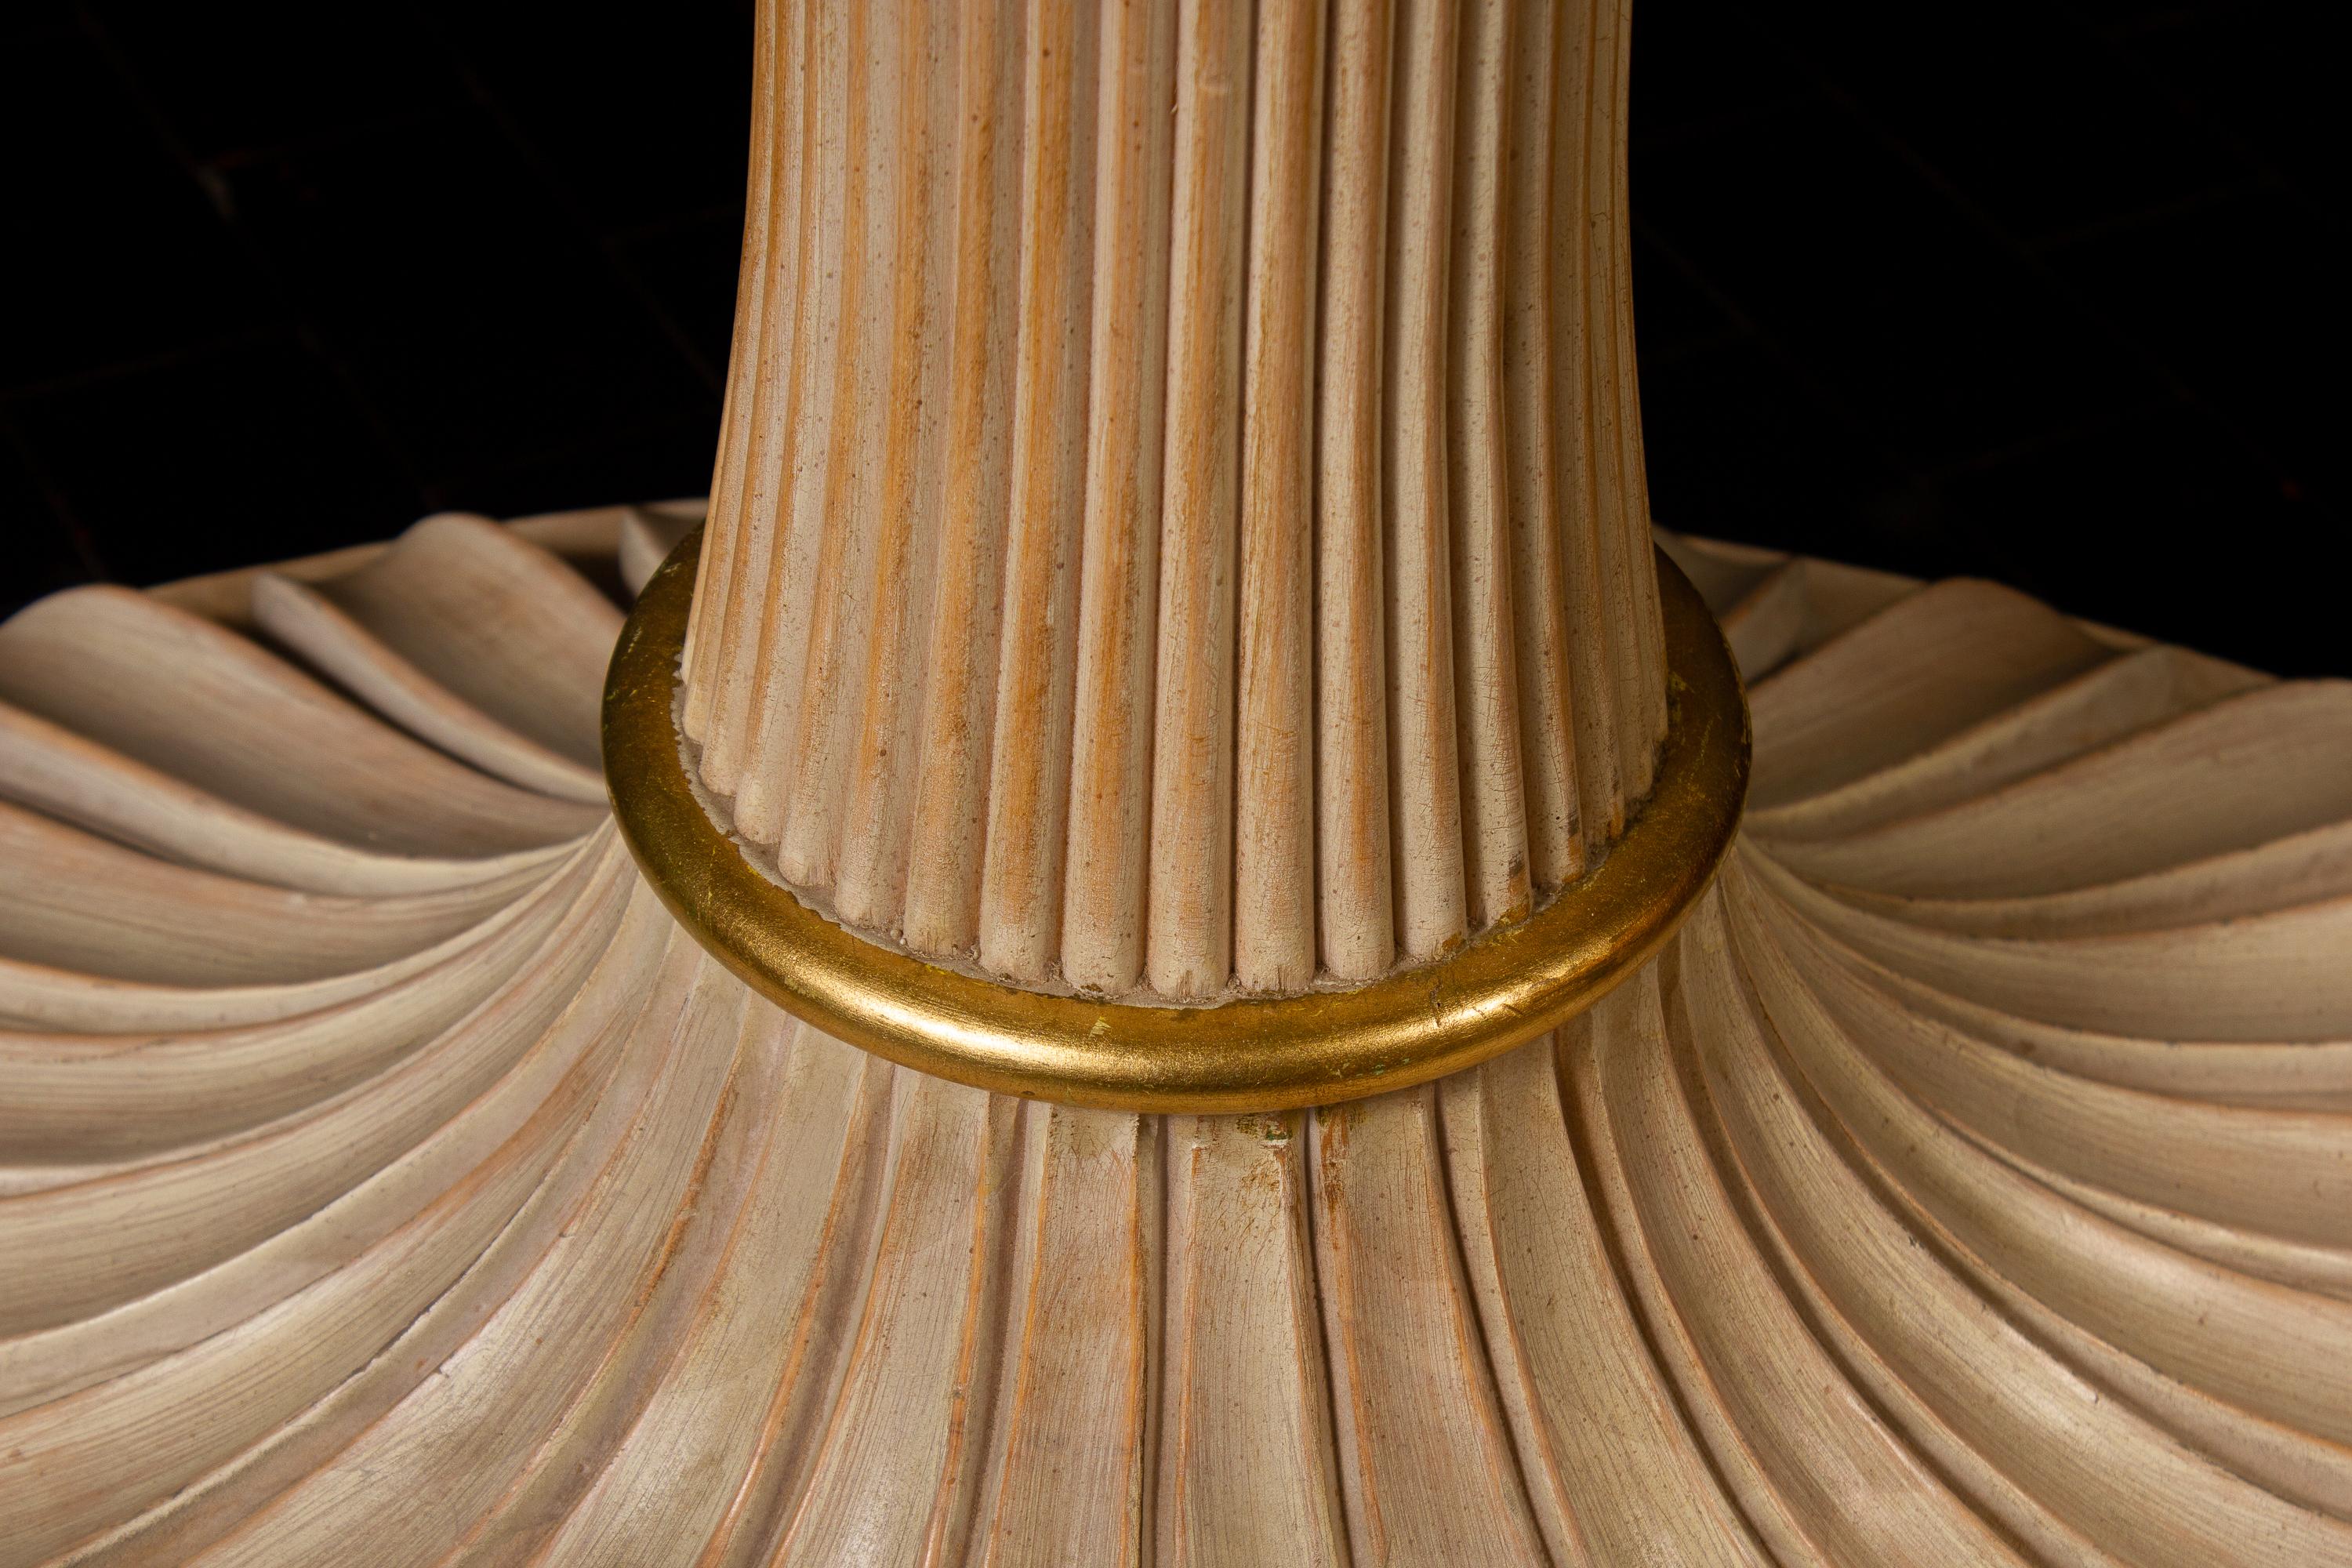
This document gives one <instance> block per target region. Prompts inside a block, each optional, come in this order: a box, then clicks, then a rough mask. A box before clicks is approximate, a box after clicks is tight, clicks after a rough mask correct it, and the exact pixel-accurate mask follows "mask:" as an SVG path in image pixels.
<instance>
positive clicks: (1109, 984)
mask: <svg viewBox="0 0 2352 1568" xmlns="http://www.w3.org/2000/svg"><path fill="white" fill-rule="evenodd" d="M1625 44H1626V31H1625V26H1624V5H1623V3H1622V0H1589V3H1579V4H1565V5H1556V4H1551V3H1549V0H1495V3H1490V4H1485V5H1456V4H1449V3H1432V0H1412V3H1407V4H1402V5H1386V4H1380V3H1377V0H1371V3H1361V4H1359V3H1352V0H1350V3H1342V4H1338V5H1330V6H1328V7H1326V6H1323V5H1300V4H1281V3H1276V0H1266V3H1265V4H1261V5H1256V6H1255V7H1253V6H1251V5H1246V4H1242V3H1240V0H1188V3H1185V4H1181V5H1180V4H1176V3H1174V0H1164V3H1150V0H1146V3H1138V4H1131V5H1096V4H1093V3H1091V0H1033V3H1032V4H1029V5H1025V6H1024V5H1010V4H1006V5H988V4H977V5H961V6H951V5H945V4H930V3H926V0H870V3H869V0H765V4H763V5H762V8H761V18H760V30H759V49H758V66H757V75H758V80H757V87H756V109H755V126H754V146H753V159H752V172H751V199H750V221H749V222H748V224H747V226H746V237H745V245H744V257H743V268H742V279H741V289H740V303H739V307H738V316H737V324H736V343H735V352H734V356H733V369H732V375H731V380H730V386H729V389H728V400H727V410H726V416H725V433H724V436H723V437H722V444H721V447H720V452H719V462H718V468H717V475H716V479H715V482H714V491H713V497H712V503H711V510H710V518H709V526H708V531H707V533H706V536H705V540H704V544H703V567H702V574H701V585H700V589H699V591H698V597H697V600H696V604H695V612H694V621H693V626H692V627H691V630H690V633H689V637H688V647H687V653H686V661H685V662H686V676H687V679H686V697H685V710H684V714H683V720H684V727H685V730H686V732H687V734H688V737H689V740H690V742H692V744H693V745H694V747H695V748H696V749H697V755H696V757H695V759H694V761H695V765H696V768H697V770H698V774H699V777H700V780H701V782H702V784H704V785H705V786H706V788H707V790H708V791H709V795H710V796H711V798H712V801H713V804H714V806H715V807H716V809H717V810H718V811H719V813H720V815H722V816H724V817H726V818H728V819H729V820H730V826H732V827H733V829H734V830H735V831H736V833H737V834H738V835H739V837H740V838H741V839H742V840H743V841H744V842H745V843H746V844H747V845H748V846H749V847H751V849H752V851H753V853H754V856H755V858H757V859H758V860H760V861H761V862H762V863H763V864H764V865H765V866H766V868H769V869H770V870H772V872H773V874H775V875H776V876H777V877H778V878H779V879H781V880H782V881H783V882H784V883H785V884H786V885H788V886H790V887H791V888H793V889H794V890H795V891H796V892H797V893H799V894H800V895H801V896H802V897H803V899H804V900H807V901H808V902H810V903H812V904H814V905H815V906H816V907H818V908H819V909H822V910H826V911H827V912H828V913H831V914H832V915H834V916H835V918H837V919H838V920H840V921H842V922H843V923H845V924H846V925H848V926H849V927H851V928H852V929H854V930H856V931H861V932H864V933H867V934H870V935H872V936H873V937H875V938H876V939H877V940H881V941H886V942H893V943H898V944H903V945H904V946H905V947H907V948H908V949H910V950H911V951H913V952H918V953H919V954H922V955H924V956H926V957H929V958H931V959H934V960H937V961H940V962H944V963H952V964H959V965H968V966H972V967H976V968H977V969H978V970H979V971H981V972H982V973H988V974H992V975H994V976H997V977H999V978H1002V979H1003V980H1006V981H1009V982H1012V983H1014V984H1021V985H1026V986H1034V987H1043V988H1056V989H1058V988H1063V987H1076V988H1080V989H1083V990H1087V991H1091V992H1099V993H1103V994H1111V995H1123V996H1124V995H1136V996H1148V995H1153V994H1156V995H1160V996H1164V997H1169V998H1175V999H1186V1000H1201V999H1209V998H1213V997H1216V996H1218V995H1221V994H1227V993H1229V992H1250V993H1283V992H1290V991H1296V990H1299V989H1303V988H1306V987H1307V986H1308V985H1310V984H1348V983H1351V982H1360V981H1363V980H1368V979H1370V978H1372V977H1375V976H1377V975H1379V974H1381V973H1386V972H1387V971H1389V970H1390V969H1391V968H1393V967H1395V966H1396V965H1398V964H1400V963H1416V962H1422V961H1425V960H1429V959H1433V958H1435V957H1437V956H1439V955H1440V954H1442V953H1444V952H1446V951H1448V950H1450V949H1451V948H1453V947H1454V946H1456V945H1458V944H1459V943H1460V942H1463V941H1464V940H1465V939H1466V938H1467V937H1469V936H1472V935H1475V934H1476V933H1477V932H1479V931H1482V930H1484V929H1486V928H1487V927H1488V926H1491V925H1493V924H1495V923H1496V922H1499V921H1508V920H1512V919H1515V918H1517V917H1520V916H1523V915H1525V914H1526V913H1528V911H1529V910H1531V909H1533V908H1536V907H1538V906H1540V905H1541V904H1542V903H1544V902H1545V901H1546V900H1549V898H1550V897H1551V896H1552V895H1553V894H1555V893H1556V892H1557V891H1558V890H1559V889H1560V888H1561V887H1562V886H1564V885H1566V884H1567V883H1569V882H1570V881H1572V880H1574V879H1576V878H1577V877H1578V876H1580V874H1581V873H1582V872H1583V871H1584V870H1585V869H1587V868H1589V867H1590V866H1591V864H1593V863H1594V862H1595V860H1596V859H1597V858H1599V857H1600V856H1601V855H1603V854H1605V853H1606V851H1607V849H1608V847H1609V845H1610V844H1611V842H1612V840H1613V838H1614V837H1615V836H1616V835H1617V834H1618V833H1619V832H1621V831H1622V828H1623V826H1624V822H1625V817H1626V813H1627V811H1628V809H1629V808H1630V807H1631V806H1633V805H1636V804H1637V803H1638V802H1639V801H1640V800H1641V798H1642V797H1643V795H1644V794H1646V792H1647V790H1648V788H1649V783H1650V773H1651V768H1652V762H1653V758H1654V752H1655V748H1656V745H1657V742H1658V741H1659V739H1660V738H1661V736H1662V735H1663V733H1664V724H1665V683H1664V661H1663V656H1662V653H1661V645H1660V634H1659V618H1658V601H1657V587H1656V580H1655V576H1654V572H1653V569H1652V564H1651V556H1650V552H1649V520H1648V517H1647V513H1646V508H1645V504H1644V495H1643V479H1642V458H1641V436H1640V422H1639V416H1638V412H1637V407H1636V403H1635V396H1634V388H1633V353H1632V345H1633V330H1632V319H1631V300H1630V293H1629V289H1628V286H1627V275H1626V274H1627V263H1626V230H1625V225H1624V221H1623V188H1624V178H1623V163H1624V159H1623V146H1622V122H1623V114H1622V109H1623V92H1624V79H1625Z"/></svg>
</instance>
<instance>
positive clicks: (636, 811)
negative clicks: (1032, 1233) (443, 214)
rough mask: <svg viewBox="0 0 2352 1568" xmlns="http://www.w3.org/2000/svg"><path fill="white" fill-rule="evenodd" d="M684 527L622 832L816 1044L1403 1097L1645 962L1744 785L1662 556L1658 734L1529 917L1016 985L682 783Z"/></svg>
mask: <svg viewBox="0 0 2352 1568" xmlns="http://www.w3.org/2000/svg"><path fill="white" fill-rule="evenodd" d="M700 549H701V533H700V531H699V530H697V531H695V532H694V533H692V534H689V535H688V537H687V538H686V540H685V541H684V542H681V543H680V544H679V546H678V548H677V552H675V553H673V554H672V555H671V556H670V558H669V560H668V561H667V562H666V563H664V564H663V566H662V568H661V570H660V571H659V572H658V573H656V574H655V576H654V578H653V580H652V581H651V582H650V583H648V584H646V589H645V592H644V594H643V595H642V596H641V597H640V598H639V599H638V601H637V606H636V610H635V613H634V614H632V615H631V616H630V617H629V622H628V626H627V627H626V628H625V630H624V632H623V633H622V636H621V640H620V644H619V647H617V648H616V649H615V650H614V655H613V664H612V668H611V671H610V673H609V674H608V676H607V678H606V680H605V687H604V773H605V782H606V787H607V788H608V790H609V791H610V792H611V794H612V797H613V806H614V814H615V816H617V817H618V819H619V822H620V826H621V831H622V835H623V837H625V839H626V840H627V842H628V845H629V848H630V850H631V851H632V852H633V853H634V854H635V856H636V859H637V864H638V866H639V867H640V868H642V869H643V871H644V872H645V875H646V880H648V881H649V882H651V883H652V884H653V887H654V889H655V890H656V891H657V892H658V893H659V894H660V895H661V898H662V900H663V901H664V902H665V903H667V905H668V906H669V909H670V912H671V913H673V914H674V915H676V916H677V919H678V921H679V923H681V924H682V925H684V926H685V927H686V929H687V930H688V931H690V932H692V933H693V935H694V936H695V938H696V939H697V940H698V941H699V942H701V943H702V945H703V946H704V947H706V948H708V949H709V951H710V952H712V953H714V954H715V955H717V957H718V958H719V960H720V961H721V962H723V963H725V964H726V965H727V966H728V967H729V968H730V969H731V970H733V971H734V972H735V973H737V974H739V975H740V976H741V977H742V978H743V979H744V980H745V981H746V982H747V983H748V984H751V985H752V986H753V987H755V988H756V989H757V990H759V991H760V992H761V994H764V995H766V996H768V997H770V998H771V999H772V1000H773V1001H774V1002H776V1003H777V1004H778V1005H781V1006H782V1007H783V1008H785V1009H786V1010H787V1011H789V1012H791V1013H793V1014H794V1015H795V1016H799V1017H801V1018H803V1019H805V1020H807V1021H808V1022H809V1023H811V1024H813V1025H814V1026H816V1027H818V1028H820V1029H823V1030H824V1031H825V1032H826V1033H827V1034H829V1035H833V1036H835V1037H838V1038H841V1039H844V1040H846V1041H849V1042H850V1043H852V1044H854V1045H857V1046H862V1047H865V1048H866V1049H867V1050H870V1051H873V1052H875V1053H877V1055H880V1056H884V1057H887V1058H889V1059H891V1060H892V1061H896V1062H900V1063H903V1064H905V1065H906V1066H908V1067H912V1068H919V1069H921V1070H922V1071H924V1072H929V1073H934V1074H937V1075H938V1076H940V1077H941V1078H947V1079H955V1080H957V1081H959V1082H961V1083H969V1084H976V1085H978V1086H980V1087H982V1088H983V1089H994V1090H997V1091H999V1092H1001V1093H1006V1094H1019V1095H1026V1096H1030V1097H1033V1098H1036V1099H1041V1100H1064V1101H1067V1102H1070V1103H1074V1104H1079V1105H1096V1106H1108V1107H1113V1108H1118V1109H1122V1110H1148V1111H1237V1110H1279V1109H1286V1108H1290V1107H1294V1106H1303V1105H1326V1104H1330V1103H1333V1102H1335V1101H1339V1100H1352V1099H1356V1098H1358V1097H1360V1096H1363V1095H1368V1094H1373V1093H1378V1092H1381V1091H1385V1090H1388V1089H1402V1088H1404V1087H1406V1086H1408V1085H1411V1084H1416V1083H1423V1082H1425V1081H1427V1080H1429V1079H1434V1078H1439V1077H1442V1076H1444V1074H1447V1073H1450V1072H1454V1071H1457V1070H1459V1069H1461V1068H1466V1067H1469V1066H1472V1065H1473V1064H1475V1063H1477V1062H1481V1061H1484V1060H1486V1058H1489V1057H1492V1056H1495V1055H1496V1054H1497V1053H1499V1052H1502V1051H1505V1050H1508V1049H1509V1048H1510V1047H1513V1046H1516V1045H1518V1044H1520V1043H1522V1042H1523V1041H1526V1040H1528V1039H1531V1038H1533V1037H1535V1036H1537V1035H1539V1034H1541V1033H1543V1032H1544V1031H1545V1030H1548V1029H1551V1028H1554V1027H1556V1026H1559V1024H1561V1023H1563V1022H1565V1021H1566V1020H1568V1019H1570V1018H1571V1017H1573V1016H1576V1015H1577V1014H1578V1013H1580V1012H1582V1011H1583V1010H1584V1009H1585V1008H1587V1007H1589V1006H1591V1005H1592V1004H1593V1003H1594V1002H1596V1001H1598V1000H1600V998H1601V997H1602V996H1603V995H1605V994H1608V992H1609V991H1610V990H1611V989H1612V987H1614V986H1615V985H1616V984H1618V983H1619V982H1620V981H1622V980H1623V979H1625V978H1626V977H1627V976H1628V975H1630V974H1632V973H1633V972H1634V971H1636V970H1637V969H1639V968H1640V967H1641V965H1642V964H1643V963H1644V962H1646V961H1647V960H1648V959H1649V957H1650V956H1651V954H1653V953H1654V952H1656V951H1657V949H1658V946H1659V944H1660V943H1662V942H1664V941H1665V939H1666V938H1667V937H1668V936H1670V935H1672V934H1673V933H1674V931H1675V927H1676V926H1678V925H1679V924H1680V923H1681V921H1682V919H1683V917H1684V915H1685V914H1686V913H1687V912H1689V910H1690V909H1691V907H1692V905H1693V904H1694V903H1696V901H1697V899H1698V896H1699V895H1700V893H1702V892H1704V891H1705V890H1706V887H1707V884H1708V883H1709V881H1711V880H1712V879H1713V878H1714V876H1715V872H1716V869H1717V867H1718V865H1719V864H1720V863H1721V861H1722V858H1723V856H1724V852H1725V850H1726V849H1727V848H1728V847H1729V846H1730V843H1731V839H1732V835H1733V832H1734V830H1735V829H1736V828H1737V827H1738V822H1739V813H1740V807H1741V805H1742V803H1743V801H1744V800H1745V798H1746V795H1747V790H1748V752H1749V737H1748V708H1747V700H1746V697H1745V694H1744V693H1743V692H1742V690H1741V689H1740V684H1739V678H1738V672H1737V671H1736V669H1735V668H1733V665H1732V661H1731V656H1730V652H1729V650H1728V649H1727V648H1726V647H1725V646H1724V642H1723V637H1722V635H1721V633H1720V632H1719V631H1718V630H1717V627H1716V625H1715V621H1714V619H1713V618H1712V617H1711V616H1709V615H1708V614H1707V611H1706V605H1704V604H1703V603H1702V602H1701V601H1700V598H1699V595H1698V593H1697V590H1696V589H1695V588H1693V587H1692V586H1691V584H1690V583H1689V582H1688V581H1687V580H1686V579H1685V577H1684V576H1683V574H1682V573H1681V572H1680V571H1678V570H1677V569H1676V568H1675V566H1674V564H1673V563H1671V562H1669V561H1668V560H1666V558H1665V557H1664V555H1660V556H1659V557H1658V582H1659V589H1660V596H1661V598H1662V600H1663V609H1664V622H1665V644H1666V658H1667V666H1668V669H1669V672H1670V673H1669V687H1670V692H1671V700H1672V720H1671V722H1670V724H1669V726H1668V728H1667V731H1666V738H1665V742H1664V745H1663V746H1662V747H1661V748H1660V751H1659V755H1658V765H1657V783H1656V786H1655V788H1654V790H1653V791H1652V793H1651V795H1650V798H1649V800H1648V802H1647V803H1646V804H1645V805H1643V808H1642V810H1641V813H1640V815H1639V816H1637V817H1636V818H1635V819H1634V821H1633V823H1632V824H1631V825H1630V826H1628V827H1627V828H1626V830H1625V834H1624V836H1623V837H1622V838H1621V839H1620V840H1619V841H1618V842H1617V844H1616V846H1615V847H1613V848H1612V850H1611V851H1610V853H1609V855H1608V857H1607V858H1606V859H1604V860H1603V861H1602V862H1601V865H1600V866H1599V867H1598V868H1595V869H1594V870H1592V871H1591V872H1589V873H1587V874H1586V875H1585V876H1584V877H1583V878H1582V879H1580V880H1579V881H1577V882H1574V883H1572V884H1570V886H1569V887H1567V888H1566V889H1562V890H1561V892H1560V893H1559V896H1558V897H1557V898H1555V899H1554V900H1552V901H1551V902H1550V903H1549V904H1548V905H1546V906H1545V907H1544V908H1543V909H1541V910H1538V911H1537V912H1536V913H1535V914H1534V915H1532V916H1530V917H1529V918H1528V919H1526V920H1524V921H1517V922H1514V923H1510V924H1506V925H1503V926H1499V927H1497V928H1496V929H1495V930H1493V931H1488V932H1486V934H1484V935H1482V936H1480V937H1479V938H1477V939H1476V940H1475V941H1473V942H1469V943H1467V944H1466V945H1465V946H1463V947H1461V948H1460V949H1458V950H1456V951H1455V952H1452V953H1450V954H1448V955H1447V956H1445V957H1444V958H1443V959H1440V960H1438V961H1437V962H1435V963H1428V964H1423V965H1421V966H1418V967H1415V968H1412V969H1407V970H1402V971H1400V972H1398V973H1392V974H1390V975H1387V976H1385V977H1383V978H1381V979H1379V980H1375V981H1372V982H1370V983H1369V984H1363V985H1360V986H1357V987H1355V988H1354V989H1352V990H1344V991H1318V992H1309V993H1306V994H1298V995H1291V996H1285V997H1280V998H1276V999H1270V1000H1264V1001H1257V1000H1250V999H1246V998H1243V999H1236V1000H1233V1001H1229V1002H1223V1003H1219V1004H1216V1005H1211V1006H1204V1007H1165V1006H1148V1005H1131V1004H1125V1003H1117V1002H1108V1001H1102V1000H1097V999H1095V998H1092V997H1087V996H1081V995H1064V994H1048V993H1045V992H1039V991H1032V990H1024V989H1023V988H1020V987H1018V986H1014V985H1009V984H1002V983H999V982H996V981H992V980H988V979H984V978H982V977H979V976H976V975H971V974H965V973H958V972H956V971H953V970H949V969H943V968H941V967H940V966H938V965H936V964H932V963H925V962H923V961H922V960H920V959H919V958H915V957H912V956H910V955H908V954H907V953H904V952H898V951H896V950H893V949H890V948H887V947H883V946H880V945H878V944H877V943H875V942H869V941H867V940H866V939H865V938H863V937H860V936H857V935H856V934H854V933H852V932H850V931H845V930H844V929H843V928H842V927H841V926H839V925H837V924H835V922H834V921H831V920H829V919H827V918H826V917H825V916H824V915H823V914H820V913H819V912H817V911H816V910H813V909H811V908H809V907H808V906H807V905H805V904H803V903H802V902H801V901H800V900H798V899H797V898H795V897H793V894H792V893H791V892H790V891H789V890H788V889H785V888H783V887H782V886H781V885H780V884H778V883H777V882H775V881H773V880H771V879H769V878H767V877H766V876H764V875H762V874H761V872H760V871H759V870H758V869H757V868H755V867H753V866H752V865H751V862H750V861H749V860H747V859H745V858H744V856H743V853H742V851H741V850H740V848H739V847H737V846H736V845H735V843H734V842H733V841H732V840H730V838H729V837H727V835H726V834H725V833H724V832H722V831H721V830H720V828H719V826H718V825H717V824H715V823H714V822H712V821H711V819H710V817H709V814H708V813H707V812H706V811H705V810H704V809H703V807H702V805H701V804H700V802H698V800H697V799H696V798H695V795H694V791H693V789H692V786H691V785H690V784H688V778H687V773H686V767H685V763H684V759H683V756H682V753H681V752H680V750H679V745H678V735H677V729H676V726H675V721H674V717H673V715H674V711H675V707H676V698H677V659H678V652H679V648H680V647H681V645H682V643H683V641H684V638H685V634H686V621H687V610H688V605H690V604H691V602H692V599H693V593H694V579H695V572H696V566H697V563H698V556H699V552H700Z"/></svg>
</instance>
